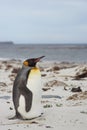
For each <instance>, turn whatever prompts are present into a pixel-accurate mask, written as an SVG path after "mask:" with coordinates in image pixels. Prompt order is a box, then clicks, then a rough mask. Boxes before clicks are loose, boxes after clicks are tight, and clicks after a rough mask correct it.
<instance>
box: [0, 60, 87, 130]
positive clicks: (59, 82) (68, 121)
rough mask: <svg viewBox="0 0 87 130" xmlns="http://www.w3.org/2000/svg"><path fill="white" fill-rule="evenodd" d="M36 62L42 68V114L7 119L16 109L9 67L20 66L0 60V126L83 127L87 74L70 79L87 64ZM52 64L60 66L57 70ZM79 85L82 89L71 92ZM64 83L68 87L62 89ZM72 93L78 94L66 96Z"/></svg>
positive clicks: (86, 125)
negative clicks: (28, 118) (22, 118)
mask: <svg viewBox="0 0 87 130" xmlns="http://www.w3.org/2000/svg"><path fill="white" fill-rule="evenodd" d="M9 65H10V66H9ZM39 66H40V68H41V70H42V71H41V73H42V82H43V95H44V97H43V98H42V105H43V112H44V114H43V115H42V117H38V118H36V119H33V120H19V119H16V120H8V118H9V117H13V116H14V113H15V111H14V106H13V102H12V86H13V81H14V79H15V76H16V73H12V71H13V68H16V69H17V68H19V67H21V62H20V61H14V60H13V61H10V60H8V62H5V61H4V62H3V60H0V130H19V129H21V130H25V129H26V130H29V129H31V130H36V129H37V130H45V129H53V130H58V129H59V130H78V129H79V130H86V129H87V95H84V94H83V92H84V91H87V78H86V77H85V78H83V79H80V80H73V78H74V76H75V75H76V73H77V72H78V71H79V70H80V69H81V68H84V67H86V66H87V65H86V64H83V65H81V64H74V66H73V64H67V65H65V64H60V63H54V62H42V63H39ZM54 66H60V67H61V66H62V67H61V69H60V70H54V69H53V68H54ZM64 66H66V67H67V68H65V67H64ZM63 67H64V69H63ZM79 86H80V88H81V89H82V93H81V92H76V93H74V92H71V88H73V87H79ZM64 87H65V89H67V90H64ZM47 89H48V90H47ZM74 94H77V95H78V96H77V98H76V100H74V98H72V100H67V98H69V96H72V95H74ZM49 95H51V96H52V95H53V96H60V97H61V99H60V98H56V97H54V98H46V96H49Z"/></svg>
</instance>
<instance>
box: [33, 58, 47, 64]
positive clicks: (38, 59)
mask: <svg viewBox="0 0 87 130" xmlns="http://www.w3.org/2000/svg"><path fill="white" fill-rule="evenodd" d="M44 57H45V56H41V57H39V58H35V59H34V60H35V63H37V62H39V61H40V60H41V59H42V58H44Z"/></svg>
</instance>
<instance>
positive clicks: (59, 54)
mask: <svg viewBox="0 0 87 130" xmlns="http://www.w3.org/2000/svg"><path fill="white" fill-rule="evenodd" d="M39 56H45V58H44V60H45V61H57V62H80V63H83V62H84V63H86V62H87V44H0V59H17V60H18V59H19V60H24V59H29V58H36V57H39Z"/></svg>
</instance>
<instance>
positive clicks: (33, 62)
mask: <svg viewBox="0 0 87 130" xmlns="http://www.w3.org/2000/svg"><path fill="white" fill-rule="evenodd" d="M43 57H45V56H41V57H38V58H32V59H27V60H25V61H24V62H23V65H25V66H27V67H35V66H36V63H37V62H39V61H40V59H42V58H43Z"/></svg>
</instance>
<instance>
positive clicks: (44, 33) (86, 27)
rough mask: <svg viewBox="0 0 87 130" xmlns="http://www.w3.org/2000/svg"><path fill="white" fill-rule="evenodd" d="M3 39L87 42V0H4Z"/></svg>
mask: <svg viewBox="0 0 87 130" xmlns="http://www.w3.org/2000/svg"><path fill="white" fill-rule="evenodd" d="M0 41H13V42H14V43H87V0H0Z"/></svg>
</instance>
